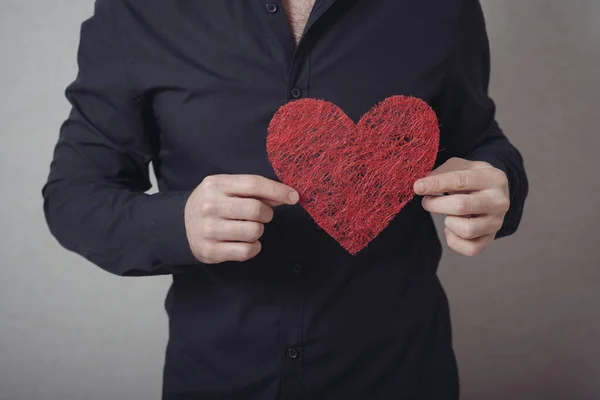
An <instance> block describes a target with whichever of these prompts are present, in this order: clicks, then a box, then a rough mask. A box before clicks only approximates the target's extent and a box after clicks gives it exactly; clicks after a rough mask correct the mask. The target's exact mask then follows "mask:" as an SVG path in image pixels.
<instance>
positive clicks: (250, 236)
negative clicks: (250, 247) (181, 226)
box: [200, 218, 265, 243]
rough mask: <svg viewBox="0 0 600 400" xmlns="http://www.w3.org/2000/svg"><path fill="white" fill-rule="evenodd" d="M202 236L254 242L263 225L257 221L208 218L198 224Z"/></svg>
mask: <svg viewBox="0 0 600 400" xmlns="http://www.w3.org/2000/svg"><path fill="white" fill-rule="evenodd" d="M200 228H201V232H202V235H203V237H204V238H206V239H210V240H214V241H220V242H248V243H252V242H256V241H257V240H258V239H260V237H261V236H262V235H263V233H264V231H265V227H264V225H263V224H261V223H259V222H250V221H233V220H227V219H215V218H209V219H205V220H204V221H202V224H201V225H200Z"/></svg>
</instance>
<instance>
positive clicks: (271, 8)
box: [266, 3, 279, 14]
mask: <svg viewBox="0 0 600 400" xmlns="http://www.w3.org/2000/svg"><path fill="white" fill-rule="evenodd" d="M266 7H267V11H268V12H270V13H271V14H275V13H276V12H277V11H278V10H279V7H277V4H273V3H267V4H266Z"/></svg>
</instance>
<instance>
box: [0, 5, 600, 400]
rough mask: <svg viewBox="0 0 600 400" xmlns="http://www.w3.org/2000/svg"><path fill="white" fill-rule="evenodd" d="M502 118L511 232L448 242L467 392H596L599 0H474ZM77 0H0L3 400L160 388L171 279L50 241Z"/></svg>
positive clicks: (123, 394)
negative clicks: (514, 222)
mask: <svg viewBox="0 0 600 400" xmlns="http://www.w3.org/2000/svg"><path fill="white" fill-rule="evenodd" d="M483 5H484V9H485V13H486V17H487V20H488V29H489V35H490V40H491V45H492V54H493V71H492V74H493V79H492V94H493V96H494V98H495V99H496V100H497V103H498V109H499V114H498V119H499V121H500V122H501V124H502V126H503V127H504V129H505V131H506V132H507V133H508V135H509V137H510V138H511V140H512V141H513V142H514V143H515V144H516V145H517V146H518V147H519V148H520V149H521V151H522V153H523V154H524V157H525V160H526V166H527V169H528V172H529V176H530V181H531V182H530V183H531V194H530V197H529V201H528V203H527V208H526V212H525V218H524V220H523V223H522V227H521V230H520V232H519V233H518V234H517V235H516V236H513V237H511V238H507V239H503V240H500V241H497V242H496V243H495V244H494V246H493V247H492V248H490V249H489V250H488V251H486V252H485V253H484V254H483V255H481V256H480V257H477V258H475V259H467V258H465V257H461V256H458V255H454V254H451V253H450V252H446V255H445V258H444V260H443V263H442V266H441V268H440V276H441V277H442V279H443V282H444V284H445V287H446V289H447V291H448V295H449V298H450V301H451V305H452V317H453V320H454V332H455V345H456V351H457V355H458V360H459V363H460V368H461V378H462V388H463V399H502V400H504V399H514V400H518V399H599V398H600V344H599V342H600V313H599V306H600V290H599V284H600V255H599V254H598V246H599V245H600V241H599V240H598V239H599V237H600V235H599V233H598V223H599V222H600V210H599V207H598V206H599V205H600V201H599V200H598V199H599V197H600V178H599V177H598V173H599V172H600V168H598V163H597V161H596V160H597V157H598V152H599V150H600V132H598V122H597V118H598V117H599V116H600V113H599V112H598V103H599V102H600V0H568V1H567V0H483ZM92 6H93V2H92V1H91V0H87V1H82V0H53V1H49V0H37V1H36V0H0V60H1V61H0V63H1V64H0V68H1V69H0V72H1V73H0V90H1V92H0V102H1V103H0V105H1V107H0V121H1V122H0V123H1V126H2V129H3V131H2V134H1V135H0V149H1V151H2V157H1V158H0V177H1V186H0V187H1V190H2V192H1V195H0V202H1V204H2V207H1V208H0V213H1V223H2V225H1V226H2V240H1V242H0V252H1V256H0V258H1V261H0V263H1V268H0V399H2V400H7V399H14V400H16V399H19V400H38V399H44V400H52V399H60V400H85V399H98V400H106V399H110V400H112V399H135V400H139V399H144V400H147V399H148V400H149V399H158V397H159V391H160V384H161V372H162V371H161V368H162V362H163V357H164V347H165V343H166V335H167V320H166V316H165V313H164V311H163V298H164V295H165V293H166V289H167V286H168V283H169V278H164V277H163V278H130V279H126V278H117V277H113V276H111V275H109V274H107V273H104V272H102V271H101V270H100V269H98V268H96V267H93V266H92V265H91V264H89V263H87V262H86V261H84V260H83V259H82V258H80V257H78V256H75V255H73V254H70V253H68V252H66V251H64V250H62V249H61V248H60V247H59V246H58V244H56V243H55V241H54V240H53V239H52V238H51V236H50V234H49V233H48V231H47V229H46V226H45V223H44V222H43V215H42V203H41V196H40V189H41V186H42V184H43V182H44V180H45V178H46V174H47V171H48V164H49V161H50V157H51V149H52V147H53V145H54V144H55V141H56V138H57V132H58V128H59V126H60V123H61V122H62V120H63V119H64V118H65V117H66V115H67V112H68V104H67V102H66V100H64V97H63V91H64V88H65V86H66V85H67V84H68V83H69V82H70V81H71V80H72V79H73V78H74V76H75V73H76V63H75V55H76V48H77V45H78V40H79V26H80V23H81V22H82V20H83V19H85V18H87V17H88V16H89V15H91V12H92Z"/></svg>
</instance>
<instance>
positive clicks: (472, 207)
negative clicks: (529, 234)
mask: <svg viewBox="0 0 600 400" xmlns="http://www.w3.org/2000/svg"><path fill="white" fill-rule="evenodd" d="M414 190H415V193H416V194H418V195H421V196H424V197H423V201H422V204H423V208H425V210H427V211H429V212H431V213H434V214H442V215H446V219H445V221H444V223H445V225H446V227H445V229H444V233H445V234H446V242H447V244H448V247H450V248H451V249H452V250H454V251H456V252H457V253H460V254H463V255H466V256H474V255H477V254H479V253H481V252H482V251H483V250H485V249H486V248H487V247H488V246H489V245H490V244H491V243H492V241H493V240H494V238H495V236H496V233H497V232H498V230H499V229H500V228H501V227H502V223H503V221H504V216H505V215H506V212H507V211H508V208H509V206H510V199H509V191H508V179H507V177H506V174H505V173H504V172H503V171H502V170H499V169H497V168H494V167H493V166H492V165H490V164H488V163H486V162H479V161H468V160H464V159H462V158H451V159H449V160H448V161H447V162H445V163H444V164H442V165H441V166H439V167H438V168H437V169H435V170H434V171H432V172H431V174H430V175H429V176H428V177H426V178H423V179H420V180H418V181H417V182H415V185H414Z"/></svg>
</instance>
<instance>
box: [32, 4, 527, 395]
mask: <svg viewBox="0 0 600 400" xmlns="http://www.w3.org/2000/svg"><path fill="white" fill-rule="evenodd" d="M78 61H79V73H78V76H77V79H76V80H75V81H74V82H73V83H72V84H71V85H70V86H69V87H68V89H67V98H68V100H69V101H70V102H71V104H72V111H71V113H70V115H69V117H68V119H67V120H66V122H65V123H64V125H63V126H62V128H61V131H60V138H59V140H58V144H57V146H56V149H55V153H54V160H53V162H52V166H51V170H50V176H49V179H48V183H47V185H46V186H45V188H44V191H43V194H44V198H45V206H44V207H45V212H46V217H47V220H48V224H49V226H50V229H51V231H52V233H53V234H54V235H55V236H56V238H57V239H58V240H59V242H60V243H61V244H62V245H63V246H64V247H66V248H67V249H70V250H72V251H75V252H77V253H79V254H81V255H82V256H84V257H85V258H87V259H88V260H90V261H91V262H93V263H95V264H97V265H98V266H99V267H101V268H103V269H105V270H106V271H108V272H110V273H113V274H117V275H123V276H148V275H159V274H171V275H172V278H173V284H172V286H171V289H170V291H169V293H168V296H167V299H166V310H167V312H168V315H169V333H170V340H169V344H168V348H167V353H166V362H165V369H164V389H163V392H164V393H163V398H164V399H167V400H183V399H186V400H188V399H244V400H251V399H370V400H373V399H456V398H457V396H458V379H457V369H456V363H455V358H454V354H453V350H452V343H451V328H450V321H449V312H448V303H447V300H446V297H445V294H444V291H443V290H442V287H441V286H440V282H439V281H438V278H437V276H436V269H437V265H438V262H439V260H440V254H441V246H440V242H439V240H438V237H437V235H436V231H435V228H434V225H433V222H432V219H431V216H430V215H429V214H428V213H427V212H426V211H424V210H423V209H422V207H421V205H420V199H419V198H415V199H414V200H413V201H412V202H410V203H409V204H408V205H407V206H406V207H405V208H404V209H403V210H402V211H401V212H400V213H399V214H398V215H397V217H396V218H394V219H393V220H392V222H391V223H390V225H389V226H388V227H387V228H386V229H385V230H384V231H383V233H381V235H379V236H378V237H377V238H376V239H375V240H374V241H373V242H371V244H370V245H369V246H368V247H367V248H366V249H364V250H362V251H361V252H360V253H359V254H358V255H356V256H351V255H350V254H349V253H347V252H346V251H345V250H344V249H343V248H342V247H341V246H340V245H339V244H337V243H336V242H335V241H334V240H333V239H332V238H331V237H329V236H328V235H327V234H326V233H325V232H324V231H323V230H321V229H319V228H318V226H317V225H316V224H315V223H314V222H313V221H312V219H311V218H310V216H308V214H307V213H306V212H305V211H304V210H303V209H302V208H301V207H300V206H284V207H278V208H277V209H276V211H275V218H274V220H273V221H272V222H271V223H270V224H268V225H267V227H266V232H265V234H264V236H263V238H262V239H261V242H262V251H261V253H260V254H259V255H258V256H257V257H255V258H254V259H252V260H250V261H247V262H244V263H233V262H230V263H223V264H220V265H203V264H202V263H200V262H198V261H197V260H196V259H195V258H194V256H193V255H192V253H191V251H190V248H189V245H188V242H187V239H186V233H185V227H184V221H183V210H184V205H185V203H186V200H187V198H188V196H189V195H190V193H191V191H192V190H193V189H194V188H195V187H196V186H197V185H198V184H200V182H201V181H202V180H203V179H204V178H205V177H206V176H208V175H214V174H257V175H262V176H265V177H267V178H270V179H276V177H275V174H274V171H273V169H272V167H271V165H270V164H269V161H268V158H267V156H266V149H265V139H266V135H267V126H268V123H269V121H270V119H271V117H272V116H273V114H274V112H275V111H276V110H277V109H278V108H279V107H280V106H281V105H283V104H285V103H286V102H288V101H293V100H294V99H295V98H305V97H311V98H319V99H324V100H327V101H330V102H333V103H335V104H337V105H338V106H339V107H340V108H341V109H342V110H343V111H345V112H346V113H347V114H348V115H349V116H350V118H352V119H353V120H354V121H358V120H359V119H360V117H361V116H362V115H363V114H364V113H365V112H367V111H368V110H369V109H370V108H371V107H372V106H373V105H375V104H376V103H378V102H380V101H382V100H384V99H385V98H386V97H388V96H391V95H410V96H416V97H419V98H422V99H424V100H425V101H427V102H428V103H429V104H430V105H431V106H432V107H433V108H434V110H435V111H436V113H437V115H438V117H439V120H440V125H441V144H440V152H439V157H438V161H437V162H438V164H440V163H442V162H444V161H445V160H446V159H448V158H449V157H453V156H457V157H463V158H467V159H470V160H483V161H487V162H489V163H491V164H492V165H494V166H495V167H497V168H500V169H502V170H503V171H505V172H506V174H507V176H508V179H509V182H510V196H511V202H512V205H511V208H510V210H509V212H508V214H507V216H506V219H505V223H504V226H503V228H502V230H501V231H500V232H499V234H498V237H501V236H505V235H507V234H510V233H512V232H513V231H515V229H516V228H517V225H518V223H519V220H520V217H521V211H522V208H523V202H524V199H525V196H526V193H527V180H526V176H525V173H524V169H523V164H522V159H521V156H520V154H519V152H518V151H517V150H516V149H515V148H514V147H513V146H512V145H511V143H510V142H509V141H508V140H507V138H506V137H505V136H504V134H503V133H502V131H501V129H500V128H499V126H498V124H497V123H496V122H495V108H494V103H493V102H492V100H491V99H490V98H489V97H488V94H487V90H488V80H489V72H490V71H489V51H488V39H487V36H486V31H485V24H484V20H483V16H482V11H481V8H480V5H479V3H478V1H477V0H317V2H316V4H315V6H314V9H313V11H312V14H311V15H310V18H309V21H308V24H307V27H306V30H305V32H304V35H303V37H302V39H301V41H300V43H299V45H298V47H296V45H295V42H294V39H293V37H292V34H291V33H290V29H289V25H288V21H287V18H286V15H285V11H284V9H283V8H282V4H281V1H280V0H271V1H268V0H264V1H258V0H243V1H242V0H218V1H217V0H214V1H206V0H205V1H200V0H170V1H164V0H163V1H158V0H98V1H97V2H96V8H95V13H94V15H93V17H91V18H90V19H89V20H87V21H86V22H84V23H83V25H82V30H81V43H80V48H79V56H78ZM149 165H152V166H153V168H154V171H155V174H156V176H157V180H158V189H159V193H156V194H147V193H145V192H146V191H147V190H148V189H149V187H150V182H149ZM131 312H132V313H135V310H131ZM115 362H118V361H117V360H115ZM140 367H141V366H140Z"/></svg>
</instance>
